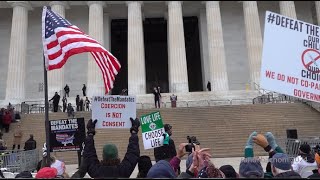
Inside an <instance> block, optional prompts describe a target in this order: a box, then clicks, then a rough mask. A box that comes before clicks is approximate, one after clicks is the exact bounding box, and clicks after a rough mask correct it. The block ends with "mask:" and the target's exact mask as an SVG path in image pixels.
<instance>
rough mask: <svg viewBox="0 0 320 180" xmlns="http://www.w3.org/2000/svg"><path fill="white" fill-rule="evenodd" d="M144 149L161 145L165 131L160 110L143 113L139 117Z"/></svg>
mask: <svg viewBox="0 0 320 180" xmlns="http://www.w3.org/2000/svg"><path fill="white" fill-rule="evenodd" d="M140 123H141V129H142V139H143V146H144V149H153V148H156V147H160V146H163V138H164V137H163V136H162V134H163V133H165V131H164V128H163V122H162V118H161V115H160V112H153V113H150V114H147V115H143V116H141V118H140Z"/></svg>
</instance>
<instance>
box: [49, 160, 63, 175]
mask: <svg viewBox="0 0 320 180" xmlns="http://www.w3.org/2000/svg"><path fill="white" fill-rule="evenodd" d="M50 167H52V168H56V169H57V175H58V176H61V175H62V174H63V173H64V171H65V168H66V166H65V164H64V162H62V161H59V160H56V161H55V162H54V163H52V164H51V166H50Z"/></svg>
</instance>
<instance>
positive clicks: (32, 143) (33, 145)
mask: <svg viewBox="0 0 320 180" xmlns="http://www.w3.org/2000/svg"><path fill="white" fill-rule="evenodd" d="M36 148H37V142H36V141H35V140H34V139H33V134H30V138H29V139H28V140H27V141H26V142H25V143H24V150H25V151H29V150H34V149H36Z"/></svg>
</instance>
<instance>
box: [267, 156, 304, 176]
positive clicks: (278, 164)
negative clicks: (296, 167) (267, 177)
mask: <svg viewBox="0 0 320 180" xmlns="http://www.w3.org/2000/svg"><path fill="white" fill-rule="evenodd" d="M269 161H270V163H271V171H272V174H273V176H274V177H276V178H301V176H300V175H299V174H298V173H296V172H294V171H292V168H291V161H290V159H289V156H288V155H287V154H285V153H276V154H274V155H273V156H272V158H270V159H269Z"/></svg>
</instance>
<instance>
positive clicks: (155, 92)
mask: <svg viewBox="0 0 320 180" xmlns="http://www.w3.org/2000/svg"><path fill="white" fill-rule="evenodd" d="M153 95H154V105H155V108H160V99H161V94H160V91H159V89H158V88H157V87H154V88H153ZM157 105H158V106H157Z"/></svg>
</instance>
